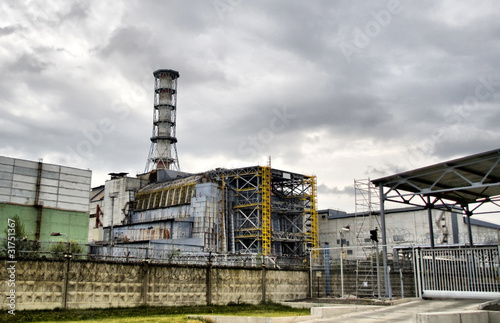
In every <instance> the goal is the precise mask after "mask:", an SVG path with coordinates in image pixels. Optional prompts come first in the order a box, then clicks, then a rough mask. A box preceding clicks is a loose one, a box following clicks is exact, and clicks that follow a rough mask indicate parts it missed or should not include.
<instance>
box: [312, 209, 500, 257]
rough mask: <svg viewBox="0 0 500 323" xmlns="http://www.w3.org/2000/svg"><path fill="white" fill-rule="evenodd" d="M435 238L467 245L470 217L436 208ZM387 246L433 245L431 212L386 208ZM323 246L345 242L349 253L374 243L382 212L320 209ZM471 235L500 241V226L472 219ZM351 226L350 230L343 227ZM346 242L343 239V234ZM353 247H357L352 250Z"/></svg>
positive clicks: (443, 243) (487, 241)
mask: <svg viewBox="0 0 500 323" xmlns="http://www.w3.org/2000/svg"><path fill="white" fill-rule="evenodd" d="M434 214H435V216H434V224H435V225H434V226H433V231H434V239H435V245H436V246H446V245H448V246H450V245H466V244H467V243H468V239H469V236H468V222H467V221H468V219H467V217H465V216H464V215H463V213H462V212H461V210H459V209H437V210H434ZM385 215H386V222H387V244H388V249H389V250H392V248H394V247H402V246H421V247H424V246H430V245H431V240H430V239H431V238H430V237H431V234H430V232H429V226H428V224H427V221H428V212H427V210H425V209H424V208H423V207H407V208H398V209H391V210H387V211H386V214H385ZM318 217H319V223H320V232H319V241H320V245H321V246H324V244H325V242H326V243H329V246H330V247H340V245H341V243H343V244H344V247H345V248H346V251H347V253H348V254H354V253H355V248H357V247H360V246H361V247H362V246H371V245H373V243H374V242H373V241H372V240H371V238H370V237H371V235H370V231H371V230H376V229H380V227H381V225H380V213H379V212H374V213H372V214H367V213H363V214H356V213H346V212H342V211H337V210H320V211H318ZM471 225H472V234H473V236H474V240H475V242H476V244H482V245H492V244H498V243H500V225H496V224H493V223H489V222H485V221H481V220H477V219H471ZM342 228H349V230H348V231H347V230H342ZM340 235H342V239H343V241H341V240H340V239H341V237H340ZM378 237H380V238H381V232H379V233H378ZM353 247H354V249H353Z"/></svg>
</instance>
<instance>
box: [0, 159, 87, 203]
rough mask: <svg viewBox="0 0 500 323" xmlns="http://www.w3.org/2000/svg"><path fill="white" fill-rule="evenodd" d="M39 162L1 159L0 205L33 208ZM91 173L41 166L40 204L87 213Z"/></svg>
mask: <svg viewBox="0 0 500 323" xmlns="http://www.w3.org/2000/svg"><path fill="white" fill-rule="evenodd" d="M38 167H39V164H38V162H34V161H28V160H21V159H15V158H9V157H2V156H0V203H1V202H7V203H17V204H24V205H34V204H35V197H36V183H37V177H38ZM91 178H92V172H91V171H90V170H84V169H77V168H70V167H65V166H59V165H53V164H42V172H41V182H40V185H41V186H40V195H39V203H40V204H43V206H45V207H50V208H60V209H64V210H71V211H79V212H88V210H89V195H90V182H91Z"/></svg>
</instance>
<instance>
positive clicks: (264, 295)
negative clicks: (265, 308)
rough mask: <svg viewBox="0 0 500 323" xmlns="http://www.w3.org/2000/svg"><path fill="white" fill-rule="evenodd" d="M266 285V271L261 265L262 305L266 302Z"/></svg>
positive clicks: (263, 265)
mask: <svg viewBox="0 0 500 323" xmlns="http://www.w3.org/2000/svg"><path fill="white" fill-rule="evenodd" d="M266 285H267V270H266V265H265V264H262V279H261V286H262V303H265V302H266Z"/></svg>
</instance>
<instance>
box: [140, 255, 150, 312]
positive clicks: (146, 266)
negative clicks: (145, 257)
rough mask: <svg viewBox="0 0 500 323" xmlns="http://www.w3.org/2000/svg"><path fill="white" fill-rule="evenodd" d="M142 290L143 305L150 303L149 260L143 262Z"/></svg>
mask: <svg viewBox="0 0 500 323" xmlns="http://www.w3.org/2000/svg"><path fill="white" fill-rule="evenodd" d="M142 269H143V270H142V290H141V298H142V305H148V292H149V262H148V261H145V262H143V267H142Z"/></svg>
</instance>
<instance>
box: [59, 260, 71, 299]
mask: <svg viewBox="0 0 500 323" xmlns="http://www.w3.org/2000/svg"><path fill="white" fill-rule="evenodd" d="M65 258H66V259H65V260H64V262H65V264H64V276H63V285H62V304H61V305H62V308H64V309H67V308H68V281H69V269H70V262H71V257H70V255H69V254H66V255H65Z"/></svg>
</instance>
